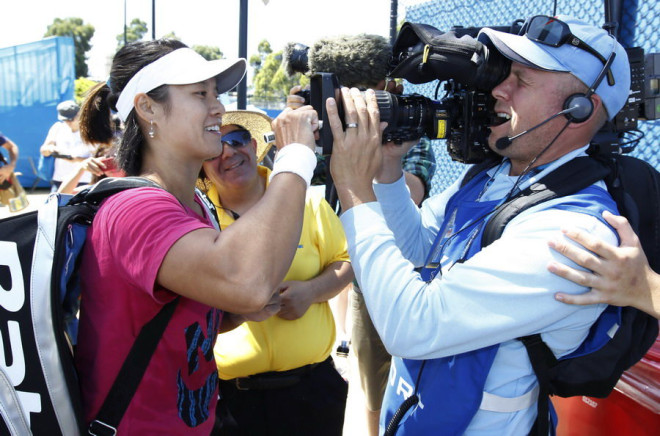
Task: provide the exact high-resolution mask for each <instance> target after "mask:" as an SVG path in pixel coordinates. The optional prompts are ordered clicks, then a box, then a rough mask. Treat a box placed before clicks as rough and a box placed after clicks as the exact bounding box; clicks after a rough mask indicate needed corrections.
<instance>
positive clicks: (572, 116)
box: [564, 93, 594, 123]
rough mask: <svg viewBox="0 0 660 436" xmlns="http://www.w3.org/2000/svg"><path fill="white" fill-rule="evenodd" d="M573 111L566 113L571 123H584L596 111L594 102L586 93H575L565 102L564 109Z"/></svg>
mask: <svg viewBox="0 0 660 436" xmlns="http://www.w3.org/2000/svg"><path fill="white" fill-rule="evenodd" d="M571 108H573V110H572V111H571V112H568V113H566V114H564V116H565V117H566V118H568V119H569V121H570V122H571V123H583V122H585V121H587V120H588V119H589V117H590V116H591V114H592V112H593V111H594V103H593V102H592V101H591V98H590V97H588V96H587V95H586V94H582V93H577V94H573V95H571V96H570V97H568V98H567V99H566V101H565V102H564V109H571Z"/></svg>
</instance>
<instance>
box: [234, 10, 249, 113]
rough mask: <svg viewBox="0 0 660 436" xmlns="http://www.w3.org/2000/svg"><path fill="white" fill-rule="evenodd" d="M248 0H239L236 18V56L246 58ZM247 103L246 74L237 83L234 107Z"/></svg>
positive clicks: (243, 105)
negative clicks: (237, 17) (238, 11)
mask: <svg viewBox="0 0 660 436" xmlns="http://www.w3.org/2000/svg"><path fill="white" fill-rule="evenodd" d="M247 28H248V0H241V8H240V13H239V20H238V57H240V58H245V59H247ZM246 103H247V76H245V77H243V80H241V83H239V84H238V95H237V96H236V108H237V109H245V108H246Z"/></svg>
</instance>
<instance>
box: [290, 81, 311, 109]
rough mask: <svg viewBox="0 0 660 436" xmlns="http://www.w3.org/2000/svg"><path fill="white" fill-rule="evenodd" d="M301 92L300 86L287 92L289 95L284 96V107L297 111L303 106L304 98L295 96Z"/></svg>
mask: <svg viewBox="0 0 660 436" xmlns="http://www.w3.org/2000/svg"><path fill="white" fill-rule="evenodd" d="M307 88H309V87H307ZM302 90H303V87H302V86H300V85H296V86H294V87H293V88H291V89H290V90H289V95H287V96H286V107H290V108H291V109H298V108H300V107H302V106H303V105H304V104H305V98H304V97H303V96H301V95H297V94H298V93H299V92H300V91H302Z"/></svg>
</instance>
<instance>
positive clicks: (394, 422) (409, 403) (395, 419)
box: [383, 360, 427, 436]
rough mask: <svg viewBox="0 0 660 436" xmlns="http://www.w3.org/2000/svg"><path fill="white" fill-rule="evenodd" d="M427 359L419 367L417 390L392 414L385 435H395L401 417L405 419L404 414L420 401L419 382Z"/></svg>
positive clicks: (416, 382)
mask: <svg viewBox="0 0 660 436" xmlns="http://www.w3.org/2000/svg"><path fill="white" fill-rule="evenodd" d="M426 362H427V360H425V361H423V362H422V366H420V368H419V373H417V380H416V381H415V390H414V391H413V394H412V395H411V396H409V397H408V398H406V399H405V400H404V401H403V403H401V405H400V406H399V408H398V409H397V410H396V412H394V415H392V419H390V422H389V423H388V424H387V428H386V429H385V433H383V436H394V435H395V434H396V431H397V430H398V429H399V423H400V422H401V419H403V417H404V415H405V414H406V412H408V410H410V409H411V408H412V407H413V406H414V405H416V404H417V403H419V395H417V392H418V390H419V382H420V380H421V379H422V371H424V365H426Z"/></svg>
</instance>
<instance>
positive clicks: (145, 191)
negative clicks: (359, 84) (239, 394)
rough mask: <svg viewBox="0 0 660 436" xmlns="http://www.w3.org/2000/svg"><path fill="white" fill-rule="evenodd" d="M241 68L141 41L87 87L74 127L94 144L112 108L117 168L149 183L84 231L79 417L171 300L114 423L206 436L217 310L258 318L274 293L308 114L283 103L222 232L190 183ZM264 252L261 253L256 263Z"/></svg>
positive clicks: (136, 430)
mask: <svg viewBox="0 0 660 436" xmlns="http://www.w3.org/2000/svg"><path fill="white" fill-rule="evenodd" d="M245 70H246V62H245V60H244V59H221V60H215V61H207V60H205V59H204V58H203V57H202V56H200V55H199V54H197V53H196V52H195V51H194V50H192V49H190V48H188V47H187V46H186V45H185V44H183V43H182V42H180V41H176V40H168V39H163V40H153V41H138V42H135V43H131V44H127V45H125V46H123V47H122V48H121V49H119V51H118V52H117V53H116V54H115V56H114V58H113V62H112V67H111V71H110V77H109V79H108V81H107V82H106V83H102V84H99V85H98V86H97V87H95V88H94V89H93V90H92V91H91V92H90V94H89V96H88V98H89V99H98V102H99V104H98V105H89V106H86V107H87V108H88V110H89V113H84V114H83V116H82V120H83V121H82V124H83V125H82V129H83V131H84V130H86V129H89V130H88V131H89V132H90V137H91V139H94V142H103V141H104V138H105V137H107V136H111V135H112V131H113V129H112V128H111V127H110V124H109V120H110V117H109V114H110V111H111V110H112V111H116V112H118V113H119V116H120V117H121V119H122V121H123V122H124V123H125V129H124V134H123V136H122V140H121V143H120V144H119V146H118V149H117V162H118V165H119V167H120V168H121V169H122V170H123V171H124V172H125V173H126V174H127V176H132V177H141V178H144V179H147V180H148V181H150V182H151V183H152V184H153V187H140V188H134V189H127V190H124V191H121V192H119V193H117V194H115V195H113V196H111V197H109V198H107V199H105V200H104V201H103V202H102V203H101V205H100V207H99V210H98V212H97V213H96V216H95V219H94V221H93V222H92V224H91V226H90V227H89V229H88V231H87V237H86V240H85V245H84V247H83V251H82V254H81V259H80V286H81V291H82V293H81V307H80V325H79V334H78V341H77V346H76V347H77V348H76V356H75V363H76V368H77V370H78V375H79V381H80V387H81V394H82V399H83V401H82V404H83V405H84V410H83V412H84V419H85V422H86V423H91V422H92V420H94V419H95V417H96V416H97V414H98V411H99V409H100V408H101V405H102V403H103V401H104V400H105V398H106V397H107V394H108V391H109V389H110V387H111V385H112V383H113V382H114V380H115V378H116V376H117V374H118V372H119V369H120V367H121V366H122V364H123V362H124V361H125V359H126V357H127V354H128V351H129V349H130V348H131V347H132V345H133V342H134V340H135V337H136V336H137V335H138V332H140V331H141V330H142V328H143V326H144V325H145V324H146V323H147V322H149V321H151V320H152V319H153V318H154V316H155V315H156V314H157V313H160V311H161V310H162V309H163V307H165V306H166V305H167V304H168V303H173V304H176V307H175V309H174V311H173V314H172V317H171V319H170V320H169V323H168V324H167V328H166V329H165V331H164V333H163V335H162V337H161V339H160V341H159V342H158V345H157V347H156V349H155V351H154V353H153V355H152V357H151V360H150V361H149V364H148V366H147V368H146V371H145V373H144V376H143V377H142V380H141V381H140V383H139V385H138V386H137V390H136V392H135V394H134V395H133V397H132V400H131V402H130V404H129V405H128V408H127V409H126V412H125V413H124V415H123V419H122V420H121V422H120V424H119V426H118V428H117V432H118V433H119V434H136V435H137V434H140V435H143V434H144V435H147V434H149V435H155V434H158V435H182V434H186V435H208V434H209V433H210V432H211V430H212V428H213V424H214V421H215V407H216V402H217V398H218V375H217V374H218V373H217V366H216V363H215V359H214V356H213V346H214V344H215V340H216V337H217V334H218V332H219V330H220V329H221V328H222V326H223V325H224V324H231V323H232V319H231V318H232V317H231V315H227V316H225V315H224V311H225V310H226V311H228V312H230V313H232V314H241V316H242V314H251V313H255V314H256V315H255V316H259V313H260V312H261V311H263V310H267V309H265V308H267V306H268V304H269V303H270V302H271V300H273V299H276V298H277V297H278V296H277V295H276V293H275V292H274V291H275V289H276V288H277V286H278V285H279V284H280V283H281V282H282V279H283V278H284V276H285V274H286V272H287V270H288V268H289V266H290V264H291V260H292V259H293V256H294V253H295V251H296V247H297V244H298V241H299V239H300V231H301V228H302V221H303V212H304V205H305V193H306V190H307V186H308V185H309V181H310V180H311V176H312V173H313V171H314V166H315V165H316V159H315V157H314V153H313V148H314V130H315V129H318V118H317V116H316V113H315V112H314V111H313V110H312V108H311V107H304V108H301V109H299V110H296V111H292V110H285V111H283V113H282V114H281V115H280V116H279V117H278V118H277V119H276V120H275V121H274V122H273V130H274V131H275V134H276V136H277V142H276V146H277V147H278V148H279V149H280V151H279V155H278V159H277V162H275V165H274V168H273V171H272V173H271V183H270V185H269V189H268V191H267V192H266V193H265V194H264V196H263V197H262V199H261V200H260V201H259V202H258V204H255V205H254V206H253V207H252V208H251V209H250V210H249V211H247V212H246V213H245V214H244V215H243V216H242V217H241V219H240V220H239V221H238V222H237V223H235V224H234V225H232V226H231V227H230V228H228V229H226V230H223V231H222V232H220V231H219V230H218V228H217V222H216V221H215V219H214V218H213V214H212V213H211V210H210V209H207V208H206V206H205V204H206V203H205V202H204V200H203V199H202V198H201V197H200V196H198V195H196V191H195V183H196V180H197V177H198V175H199V172H200V170H201V168H202V163H203V162H204V161H206V160H209V159H214V158H217V157H218V156H220V155H221V154H222V152H223V142H222V135H221V133H220V126H221V123H222V117H223V115H224V113H225V109H224V106H223V105H222V104H221V103H220V102H219V100H218V96H219V94H221V93H224V92H227V91H229V90H231V89H232V88H234V87H235V86H236V85H237V84H238V83H239V82H240V81H241V80H242V79H243V77H244V75H245ZM97 123H98V124H97ZM103 125H105V126H106V127H98V128H95V127H93V126H103ZM273 229H277V231H275V232H274V231H273ZM263 253H269V260H268V262H255V260H256V259H259V258H261V257H262V256H263ZM175 302H176V303H175ZM168 307H171V306H168ZM97 426H98V425H97Z"/></svg>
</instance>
